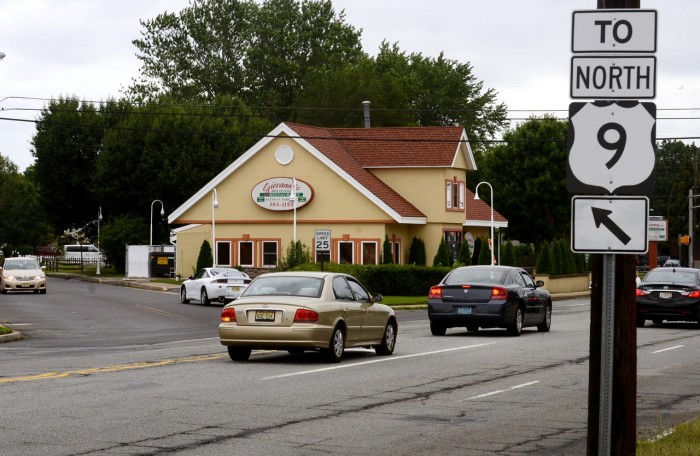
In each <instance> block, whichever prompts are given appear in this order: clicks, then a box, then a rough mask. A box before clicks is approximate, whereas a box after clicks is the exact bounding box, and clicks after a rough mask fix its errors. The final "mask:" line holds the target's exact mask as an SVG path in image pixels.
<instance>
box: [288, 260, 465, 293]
mask: <svg viewBox="0 0 700 456" xmlns="http://www.w3.org/2000/svg"><path fill="white" fill-rule="evenodd" d="M294 270H295V271H320V270H321V264H320V263H306V264H302V265H299V266H297V267H295V268H294ZM323 270H324V271H332V272H343V273H346V274H350V275H352V276H355V277H356V278H357V279H358V280H359V281H360V282H362V283H363V284H364V285H365V286H366V287H367V288H368V289H369V291H371V292H372V293H381V294H383V295H385V296H427V295H428V291H429V290H430V287H432V286H433V285H436V284H437V283H438V282H440V280H442V278H443V277H445V275H447V273H448V272H450V271H451V270H452V268H449V267H426V266H406V265H397V264H380V265H377V266H362V265H358V264H337V263H324V264H323Z"/></svg>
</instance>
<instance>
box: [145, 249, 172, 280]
mask: <svg viewBox="0 0 700 456" xmlns="http://www.w3.org/2000/svg"><path fill="white" fill-rule="evenodd" d="M149 265H150V268H151V277H173V276H174V275H175V252H151V253H150V261H149Z"/></svg>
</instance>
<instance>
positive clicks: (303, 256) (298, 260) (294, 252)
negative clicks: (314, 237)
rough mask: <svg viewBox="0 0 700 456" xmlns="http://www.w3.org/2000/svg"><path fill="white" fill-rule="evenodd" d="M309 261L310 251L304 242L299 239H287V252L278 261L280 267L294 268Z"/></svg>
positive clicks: (283, 268)
mask: <svg viewBox="0 0 700 456" xmlns="http://www.w3.org/2000/svg"><path fill="white" fill-rule="evenodd" d="M310 262H311V251H310V250H309V247H307V246H306V244H303V243H302V242H301V241H296V242H294V241H289V245H288V246H287V252H286V254H285V256H284V258H282V261H281V262H280V269H282V270H283V271H286V270H288V269H294V268H295V267H297V266H298V265H300V264H306V263H310Z"/></svg>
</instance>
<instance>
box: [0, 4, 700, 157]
mask: <svg viewBox="0 0 700 456" xmlns="http://www.w3.org/2000/svg"><path fill="white" fill-rule="evenodd" d="M333 3H334V5H335V6H336V9H337V10H338V11H339V10H341V9H344V10H345V14H346V21H347V22H348V23H350V24H352V25H353V26H355V27H357V28H360V29H362V43H363V47H364V49H365V51H366V52H368V53H369V54H372V55H375V54H376V52H377V49H378V48H379V45H380V43H381V42H382V40H387V41H388V42H390V43H398V45H399V47H400V48H401V49H402V50H404V51H406V52H409V53H410V52H420V53H422V54H423V55H424V56H429V57H437V55H438V54H439V53H440V52H443V53H444V55H445V57H446V58H449V59H454V60H458V61H460V62H469V63H471V65H472V66H473V68H474V74H475V76H476V77H477V78H478V79H479V80H481V81H483V82H484V86H485V87H486V88H493V89H495V90H496V91H497V92H498V97H499V101H502V102H504V103H506V105H507V106H508V108H509V109H510V110H511V112H510V117H512V118H525V117H528V116H529V115H530V112H523V111H528V110H548V111H557V112H555V113H556V114H557V115H558V116H561V117H564V116H566V115H567V112H566V111H567V110H568V106H569V103H571V102H572V101H576V100H572V99H571V98H570V97H569V66H570V63H571V56H572V54H571V18H572V12H573V11H574V10H582V9H583V10H585V9H595V7H596V0H498V1H493V2H487V1H483V0H429V1H425V0H420V1H419V0H334V1H333ZM188 4H189V0H118V1H108V0H60V1H59V0H0V11H2V15H0V37H1V39H0V52H4V53H5V54H6V57H5V59H4V60H3V61H2V62H0V109H2V112H0V117H2V120H0V153H1V154H2V155H4V156H6V157H9V158H10V159H11V160H12V161H13V162H14V163H15V164H17V165H18V166H19V168H20V170H24V169H25V168H26V167H27V166H29V165H31V164H32V163H33V161H34V159H33V157H32V155H31V152H30V147H31V146H30V141H31V138H32V135H33V134H34V132H35V125H34V123H32V122H23V121H21V120H34V119H36V118H37V116H38V115H39V110H40V109H41V108H42V107H43V106H44V104H45V103H46V101H45V99H48V98H55V97H59V96H77V97H79V98H81V99H84V100H104V99H107V98H109V97H119V96H120V95H121V92H120V90H121V89H122V88H124V87H126V86H128V85H129V84H130V83H131V80H132V78H135V77H136V76H137V75H138V69H139V66H140V65H139V61H138V60H137V59H136V57H135V53H136V48H135V47H134V46H133V44H132V43H131V42H132V40H134V39H137V38H139V37H140V36H141V35H140V32H141V26H140V24H139V20H140V19H151V18H154V17H155V16H156V15H157V14H159V13H162V12H164V11H171V12H172V11H179V10H181V9H182V8H183V7H185V6H187V5H188ZM641 6H642V8H643V9H655V10H657V11H658V14H659V25H658V51H657V53H656V57H657V67H658V70H657V71H658V74H657V91H656V93H657V97H656V99H655V100H653V101H654V102H655V103H656V105H657V108H658V109H659V112H658V118H659V120H658V121H657V138H667V137H673V138H677V137H698V136H700V120H680V119H663V118H664V117H676V118H678V117H683V118H688V117H698V118H700V48H699V46H700V45H699V44H698V43H700V27H698V26H697V21H698V19H700V1H697V0H641ZM681 108H697V109H695V110H683V111H677V109H681ZM669 109H670V110H671V111H668V110H669ZM537 114H541V112H537ZM10 119H12V120H10ZM696 142H697V143H700V141H696Z"/></svg>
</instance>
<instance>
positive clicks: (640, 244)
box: [571, 196, 649, 254]
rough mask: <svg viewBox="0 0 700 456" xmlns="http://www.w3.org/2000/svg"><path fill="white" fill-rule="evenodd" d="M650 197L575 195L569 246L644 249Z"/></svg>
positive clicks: (580, 249) (606, 250)
mask: <svg viewBox="0 0 700 456" xmlns="http://www.w3.org/2000/svg"><path fill="white" fill-rule="evenodd" d="M648 219H649V198H647V197H645V196H638V197H636V196H608V197H604V196H574V197H573V199H572V200H571V250H572V251H574V252H579V253H609V254H617V253H623V254H624V253H646V251H647V246H648V238H647V233H648V229H647V223H648Z"/></svg>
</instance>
